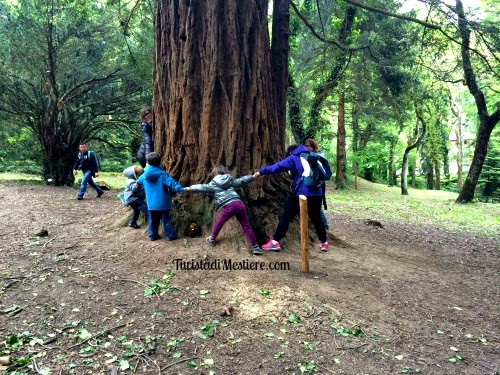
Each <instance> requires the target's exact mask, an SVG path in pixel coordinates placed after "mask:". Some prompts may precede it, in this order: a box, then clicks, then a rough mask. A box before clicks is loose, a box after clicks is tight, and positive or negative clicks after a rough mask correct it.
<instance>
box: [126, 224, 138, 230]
mask: <svg viewBox="0 0 500 375" xmlns="http://www.w3.org/2000/svg"><path fill="white" fill-rule="evenodd" d="M128 226H129V227H130V228H134V229H139V228H140V226H139V225H137V223H132V224H129V225H128Z"/></svg>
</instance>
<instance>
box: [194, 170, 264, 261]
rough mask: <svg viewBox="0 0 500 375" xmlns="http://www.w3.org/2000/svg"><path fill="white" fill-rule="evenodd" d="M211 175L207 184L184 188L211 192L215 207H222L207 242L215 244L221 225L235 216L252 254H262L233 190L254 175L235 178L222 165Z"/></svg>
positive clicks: (245, 210)
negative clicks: (210, 179)
mask: <svg viewBox="0 0 500 375" xmlns="http://www.w3.org/2000/svg"><path fill="white" fill-rule="evenodd" d="M212 175H213V176H214V178H213V179H212V181H210V182H209V183H208V184H199V185H193V186H190V187H188V188H185V189H186V191H192V192H197V193H211V194H213V195H214V202H215V206H216V207H217V208H222V213H221V214H220V216H219V217H218V218H217V221H216V222H215V225H214V227H213V228H212V235H211V236H208V237H207V242H208V243H209V244H210V245H212V246H213V245H215V243H216V238H217V235H218V234H219V232H220V230H221V229H222V226H223V225H224V224H225V223H226V221H228V220H229V219H230V218H232V217H233V216H236V218H237V219H238V221H239V222H240V225H241V228H242V229H243V232H245V236H247V238H248V241H250V243H251V244H252V253H253V255H261V254H263V253H264V252H263V251H262V250H261V249H260V248H259V245H258V244H257V240H256V239H255V235H254V233H253V231H252V228H251V227H250V224H249V223H248V217H247V209H246V207H245V204H244V203H243V202H242V201H241V198H240V196H239V195H238V193H237V192H236V190H235V188H238V187H240V186H243V185H245V184H248V183H249V182H251V181H253V179H254V177H253V176H252V175H248V176H243V177H240V178H237V179H235V178H234V177H233V176H231V175H230V174H229V172H228V171H227V170H226V168H225V167H223V166H222V165H219V166H217V167H215V168H214V169H213V171H212Z"/></svg>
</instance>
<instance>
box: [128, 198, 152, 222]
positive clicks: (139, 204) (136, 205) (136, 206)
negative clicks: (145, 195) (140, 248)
mask: <svg viewBox="0 0 500 375" xmlns="http://www.w3.org/2000/svg"><path fill="white" fill-rule="evenodd" d="M129 206H130V207H132V210H134V213H133V214H132V217H131V218H130V224H137V219H139V214H140V213H141V212H142V214H143V215H144V218H145V219H146V220H148V206H147V204H146V202H144V200H142V199H141V198H138V199H136V200H135V201H133V202H131V203H129Z"/></svg>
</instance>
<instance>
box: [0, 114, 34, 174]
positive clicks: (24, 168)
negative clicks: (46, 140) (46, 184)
mask: <svg viewBox="0 0 500 375" xmlns="http://www.w3.org/2000/svg"><path fill="white" fill-rule="evenodd" d="M41 170H42V168H41V149H40V144H39V143H37V142H36V140H35V139H34V137H33V136H32V133H31V132H30V131H29V130H28V129H23V128H19V127H16V126H15V125H14V124H12V123H10V122H8V121H0V172H13V171H15V172H19V173H28V174H40V173H41Z"/></svg>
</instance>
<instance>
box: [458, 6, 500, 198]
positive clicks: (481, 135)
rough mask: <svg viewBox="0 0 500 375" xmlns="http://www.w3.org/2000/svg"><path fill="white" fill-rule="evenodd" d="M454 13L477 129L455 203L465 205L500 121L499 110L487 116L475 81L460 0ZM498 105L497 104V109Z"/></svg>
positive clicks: (466, 23)
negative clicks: (476, 116)
mask: <svg viewBox="0 0 500 375" xmlns="http://www.w3.org/2000/svg"><path fill="white" fill-rule="evenodd" d="M456 5H457V6H456V13H457V15H458V29H459V30H460V37H461V39H462V44H461V53H462V66H463V69H464V76H465V81H466V83H467V87H468V89H469V92H470V93H471V94H472V95H473V96H474V100H475V102H476V107H477V112H478V117H479V128H478V131H477V138H476V147H475V149H474V157H473V158H472V163H471V166H470V168H469V173H468V174H467V177H466V179H465V183H464V186H463V188H462V190H461V191H460V194H459V195H458V198H457V200H456V202H457V203H467V202H470V201H472V200H473V199H474V192H475V190H476V185H477V182H478V180H479V175H480V174H481V170H482V169H483V163H484V159H485V158H486V153H487V151H488V142H489V140H490V136H491V132H492V131H493V129H494V128H495V126H496V124H497V123H498V121H499V120H500V110H498V109H497V110H496V111H495V112H494V113H493V114H492V115H491V116H489V115H488V107H487V105H486V98H485V97H484V94H483V92H482V91H481V89H480V88H479V85H478V84H477V81H476V75H475V73H474V69H473V67H472V62H471V59H470V50H469V46H470V30H469V28H468V27H469V23H468V21H467V19H466V18H465V13H464V7H463V4H462V1H461V0H456ZM498 105H499V103H497V108H498Z"/></svg>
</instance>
